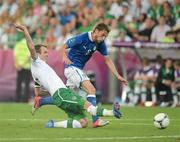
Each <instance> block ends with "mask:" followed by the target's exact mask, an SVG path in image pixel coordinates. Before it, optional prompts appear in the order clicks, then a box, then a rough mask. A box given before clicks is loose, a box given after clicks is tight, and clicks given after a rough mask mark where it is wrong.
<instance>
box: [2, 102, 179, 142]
mask: <svg viewBox="0 0 180 142" xmlns="http://www.w3.org/2000/svg"><path fill="white" fill-rule="evenodd" d="M104 107H108V108H111V106H108V105H105V106H104ZM30 111H31V105H28V104H16V103H1V104H0V142H4V141H5V142H6V141H9V142H21V141H25V142H41V141H43V142H53V141H60V142H85V141H88V142H102V141H103V142H132V141H134V142H152V141H154V142H180V108H159V107H152V108H146V107H122V113H123V117H122V118H121V119H120V120H118V119H116V118H113V117H104V118H103V119H106V120H109V121H110V124H109V125H108V126H105V127H101V128H95V129H94V128H92V127H91V116H89V115H88V117H89V121H90V122H89V126H88V128H85V129H63V128H49V129H48V128H45V127H44V125H45V123H46V122H47V121H48V120H49V119H55V120H64V119H66V115H65V113H64V112H63V111H61V110H60V109H58V108H57V107H56V106H43V107H42V108H41V109H39V111H38V112H37V113H36V114H35V116H32V115H31V113H30ZM159 112H164V113H167V114H168V116H169V118H170V125H169V126H168V128H166V129H163V130H159V129H157V128H155V127H154V125H153V117H154V115H155V114H157V113H159Z"/></svg>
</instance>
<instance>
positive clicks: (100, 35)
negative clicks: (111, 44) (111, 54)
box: [95, 30, 108, 43]
mask: <svg viewBox="0 0 180 142" xmlns="http://www.w3.org/2000/svg"><path fill="white" fill-rule="evenodd" d="M107 36H108V32H107V31H105V30H102V31H99V30H96V31H95V42H97V43H100V42H102V41H104V40H105V39H106V37H107Z"/></svg>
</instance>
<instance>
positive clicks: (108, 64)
mask: <svg viewBox="0 0 180 142" xmlns="http://www.w3.org/2000/svg"><path fill="white" fill-rule="evenodd" d="M105 63H106V64H107V66H108V68H109V69H110V70H111V71H112V73H113V74H114V75H115V76H116V77H117V79H118V80H120V81H121V82H122V83H123V84H125V85H127V84H128V81H127V80H126V79H124V78H123V77H122V76H121V75H120V74H119V73H118V72H117V69H116V67H115V65H114V63H113V61H112V60H111V58H109V57H105Z"/></svg>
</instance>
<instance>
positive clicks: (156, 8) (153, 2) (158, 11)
mask: <svg viewBox="0 0 180 142" xmlns="http://www.w3.org/2000/svg"><path fill="white" fill-rule="evenodd" d="M162 15H163V14H162V6H161V5H159V4H158V3H157V0H150V8H149V9H148V17H150V18H152V19H153V20H157V19H159V18H160V17H161V16H162Z"/></svg>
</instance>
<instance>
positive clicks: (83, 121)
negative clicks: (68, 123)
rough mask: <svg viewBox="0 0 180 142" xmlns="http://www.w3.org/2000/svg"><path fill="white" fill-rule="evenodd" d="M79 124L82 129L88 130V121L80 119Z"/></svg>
mask: <svg viewBox="0 0 180 142" xmlns="http://www.w3.org/2000/svg"><path fill="white" fill-rule="evenodd" d="M79 122H80V123H81V126H82V128H86V127H87V125H88V121H87V119H80V120H79Z"/></svg>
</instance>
